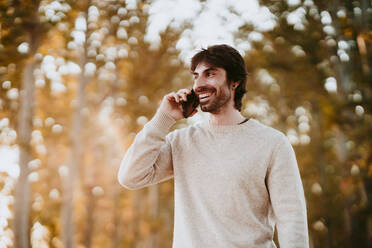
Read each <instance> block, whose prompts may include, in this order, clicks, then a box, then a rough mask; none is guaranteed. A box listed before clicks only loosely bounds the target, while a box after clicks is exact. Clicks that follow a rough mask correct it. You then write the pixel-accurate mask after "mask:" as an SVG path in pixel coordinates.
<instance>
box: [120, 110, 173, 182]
mask: <svg viewBox="0 0 372 248" xmlns="http://www.w3.org/2000/svg"><path fill="white" fill-rule="evenodd" d="M174 123H175V120H174V119H172V118H171V117H170V116H168V115H167V114H166V113H164V112H161V111H158V112H157V113H156V114H155V116H154V117H153V118H152V120H151V121H149V122H148V123H147V124H146V125H145V126H144V128H143V129H142V130H141V131H140V132H139V133H138V134H137V135H136V137H135V139H134V141H133V143H132V144H131V146H130V147H129V149H128V151H127V152H126V154H125V156H124V158H123V160H122V161H121V164H120V169H119V173H118V180H119V182H120V184H121V185H122V186H123V187H125V188H127V189H140V188H143V187H146V186H148V185H152V184H156V183H159V182H161V181H164V180H167V179H169V178H171V177H172V176H173V165H172V153H171V147H170V143H169V141H168V139H167V137H166V135H167V134H168V132H169V128H170V127H171V126H172V125H173V124H174Z"/></svg>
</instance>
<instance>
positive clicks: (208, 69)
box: [191, 66, 217, 75]
mask: <svg viewBox="0 0 372 248" xmlns="http://www.w3.org/2000/svg"><path fill="white" fill-rule="evenodd" d="M209 71H217V68H216V67H214V66H212V67H209V68H207V69H205V70H204V71H202V74H203V73H205V72H209ZM191 73H192V74H193V75H198V74H199V73H197V72H195V71H192V72H191Z"/></svg>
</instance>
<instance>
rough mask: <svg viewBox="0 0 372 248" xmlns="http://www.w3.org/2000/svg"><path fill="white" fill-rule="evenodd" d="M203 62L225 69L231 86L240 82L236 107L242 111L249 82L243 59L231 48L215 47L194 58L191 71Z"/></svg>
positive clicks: (236, 96)
mask: <svg viewBox="0 0 372 248" xmlns="http://www.w3.org/2000/svg"><path fill="white" fill-rule="evenodd" d="M202 62H205V63H207V64H209V65H211V66H216V67H221V68H223V69H225V71H226V75H227V83H228V85H229V86H230V84H231V82H239V86H238V87H237V88H236V90H235V96H234V106H235V108H236V109H237V110H239V111H241V108H242V98H243V96H244V94H245V92H246V89H245V84H246V81H247V71H246V70H245V63H244V59H243V57H242V56H241V55H240V54H239V52H238V51H237V50H236V49H235V48H233V47H231V46H228V45H214V46H209V47H208V48H207V49H204V48H203V49H202V50H201V51H200V52H198V53H197V54H195V55H194V56H193V57H192V59H191V71H194V70H195V68H196V67H197V66H198V64H199V63H202Z"/></svg>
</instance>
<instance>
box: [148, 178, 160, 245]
mask: <svg viewBox="0 0 372 248" xmlns="http://www.w3.org/2000/svg"><path fill="white" fill-rule="evenodd" d="M148 200H149V205H148V206H149V208H150V220H151V222H152V223H151V224H153V223H154V222H155V221H157V218H158V212H159V185H158V184H157V185H153V186H151V187H150V188H149V196H148ZM153 227H154V226H153V225H151V233H150V236H149V238H148V241H147V247H149V248H155V247H157V236H158V230H157V229H155V228H153Z"/></svg>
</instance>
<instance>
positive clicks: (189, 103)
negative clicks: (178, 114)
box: [181, 89, 199, 118]
mask: <svg viewBox="0 0 372 248" xmlns="http://www.w3.org/2000/svg"><path fill="white" fill-rule="evenodd" d="M181 105H182V113H183V116H184V117H185V118H187V117H189V116H190V115H191V114H192V112H194V110H195V109H196V108H197V107H198V105H199V97H198V95H197V94H196V93H195V92H194V90H193V89H191V94H187V100H186V101H182V100H181Z"/></svg>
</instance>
